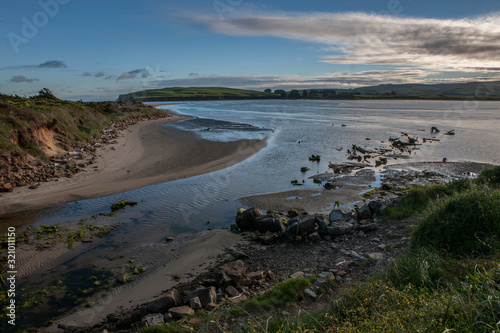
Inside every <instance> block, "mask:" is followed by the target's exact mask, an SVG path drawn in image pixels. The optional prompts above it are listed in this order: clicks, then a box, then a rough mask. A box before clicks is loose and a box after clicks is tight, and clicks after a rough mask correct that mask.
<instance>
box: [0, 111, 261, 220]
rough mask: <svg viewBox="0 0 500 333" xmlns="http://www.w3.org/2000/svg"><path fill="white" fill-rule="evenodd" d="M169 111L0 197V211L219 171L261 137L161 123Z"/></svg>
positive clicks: (256, 147) (243, 156)
mask: <svg viewBox="0 0 500 333" xmlns="http://www.w3.org/2000/svg"><path fill="white" fill-rule="evenodd" d="M185 118H186V117H183V116H173V117H169V118H166V119H160V120H153V121H146V122H142V123H139V124H136V125H133V126H131V127H129V128H127V129H125V130H124V131H123V132H122V133H121V136H120V138H119V139H118V140H117V141H118V142H117V143H116V144H112V145H108V146H104V147H102V148H100V150H99V151H98V159H97V162H96V163H94V164H93V165H90V166H88V167H87V168H86V169H85V170H84V171H82V172H80V173H78V174H76V175H75V176H74V177H73V178H61V179H60V180H59V181H57V182H49V183H42V185H41V186H40V187H38V188H37V189H36V190H30V189H28V188H27V187H25V188H19V189H16V191H14V192H13V193H7V194H4V195H2V197H0V215H1V214H7V213H14V212H19V211H26V210H32V209H39V208H44V207H49V206H54V205H58V204H63V203H67V202H71V201H78V200H84V199H90V198H98V197H103V196H107V195H112V194H116V193H121V192H126V191H130V190H133V189H137V188H140V187H144V186H148V185H153V184H158V183H162V182H166V181H171V180H176V179H180V178H186V177H191V176H195V175H199V174H204V173H208V172H212V171H215V170H219V169H222V168H225V167H228V166H231V165H233V164H236V163H238V162H240V161H242V160H244V159H246V158H248V157H249V156H251V155H253V154H254V153H256V152H257V151H259V150H260V149H262V148H263V147H265V145H266V142H265V141H259V140H241V141H234V142H213V141H207V140H203V139H200V138H198V137H197V135H196V134H195V133H192V132H184V131H180V130H176V129H174V128H168V127H162V125H164V124H166V123H168V122H172V121H179V120H182V119H185Z"/></svg>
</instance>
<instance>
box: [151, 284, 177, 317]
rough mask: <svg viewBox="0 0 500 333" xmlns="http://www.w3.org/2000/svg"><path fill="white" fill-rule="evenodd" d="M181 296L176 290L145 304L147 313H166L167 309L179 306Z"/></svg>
mask: <svg viewBox="0 0 500 333" xmlns="http://www.w3.org/2000/svg"><path fill="white" fill-rule="evenodd" d="M181 303H182V300H181V295H180V293H179V291H178V290H177V289H173V290H171V291H169V292H168V293H167V294H166V295H165V296H163V297H160V298H158V299H153V300H151V301H149V302H147V303H146V306H147V308H148V312H150V313H151V312H153V313H154V312H162V313H163V312H166V311H167V310H168V309H170V308H173V307H175V306H178V305H181Z"/></svg>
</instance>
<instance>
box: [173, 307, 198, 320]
mask: <svg viewBox="0 0 500 333" xmlns="http://www.w3.org/2000/svg"><path fill="white" fill-rule="evenodd" d="M168 313H170V314H171V315H172V317H174V318H175V319H180V318H182V317H186V316H192V315H194V310H193V309H191V308H190V307H189V306H186V305H184V306H178V307H175V308H171V309H169V310H168Z"/></svg>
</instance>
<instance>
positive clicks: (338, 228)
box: [327, 221, 354, 236]
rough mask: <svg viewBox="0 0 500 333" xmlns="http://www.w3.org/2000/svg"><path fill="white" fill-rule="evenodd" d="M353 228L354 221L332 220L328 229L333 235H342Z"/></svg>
mask: <svg viewBox="0 0 500 333" xmlns="http://www.w3.org/2000/svg"><path fill="white" fill-rule="evenodd" d="M353 228H354V225H353V224H352V223H348V222H342V221H338V222H332V224H330V226H329V227H328V228H327V230H328V233H329V234H330V235H332V236H341V235H345V234H347V233H349V232H350V231H351V230H352V229H353Z"/></svg>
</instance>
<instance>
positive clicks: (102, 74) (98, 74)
mask: <svg viewBox="0 0 500 333" xmlns="http://www.w3.org/2000/svg"><path fill="white" fill-rule="evenodd" d="M94 76H95V77H103V76H104V73H103V72H97V73H95V75H94Z"/></svg>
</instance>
